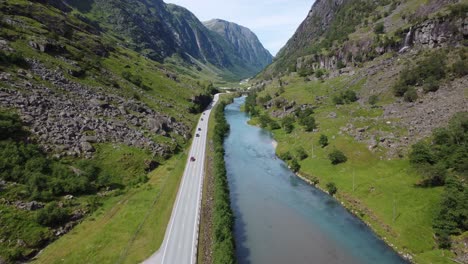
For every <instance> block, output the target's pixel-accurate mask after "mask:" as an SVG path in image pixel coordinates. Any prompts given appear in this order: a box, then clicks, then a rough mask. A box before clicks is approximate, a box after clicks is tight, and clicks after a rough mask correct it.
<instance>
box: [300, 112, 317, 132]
mask: <svg viewBox="0 0 468 264" xmlns="http://www.w3.org/2000/svg"><path fill="white" fill-rule="evenodd" d="M303 124H304V128H305V131H307V132H311V131H313V130H314V129H316V128H317V124H316V122H315V118H314V117H312V116H308V117H305V118H304V119H303Z"/></svg>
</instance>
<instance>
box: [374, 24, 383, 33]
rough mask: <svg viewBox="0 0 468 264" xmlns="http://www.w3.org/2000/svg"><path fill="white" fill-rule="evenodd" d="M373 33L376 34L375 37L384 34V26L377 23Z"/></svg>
mask: <svg viewBox="0 0 468 264" xmlns="http://www.w3.org/2000/svg"><path fill="white" fill-rule="evenodd" d="M374 33H375V34H377V35H379V34H384V33H385V26H384V24H383V22H380V23H377V25H375V27H374Z"/></svg>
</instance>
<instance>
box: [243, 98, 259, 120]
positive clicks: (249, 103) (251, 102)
mask: <svg viewBox="0 0 468 264" xmlns="http://www.w3.org/2000/svg"><path fill="white" fill-rule="evenodd" d="M245 112H246V113H247V114H249V115H251V116H257V115H258V114H259V112H258V110H257V94H256V93H251V94H249V96H247V98H246V99H245Z"/></svg>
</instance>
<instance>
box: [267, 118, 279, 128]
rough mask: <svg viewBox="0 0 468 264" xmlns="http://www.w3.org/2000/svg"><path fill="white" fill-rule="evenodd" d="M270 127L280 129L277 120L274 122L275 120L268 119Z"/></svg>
mask: <svg viewBox="0 0 468 264" xmlns="http://www.w3.org/2000/svg"><path fill="white" fill-rule="evenodd" d="M269 126H270V129H271V130H276V129H280V128H281V126H280V125H279V124H278V122H276V121H275V120H270V124H269Z"/></svg>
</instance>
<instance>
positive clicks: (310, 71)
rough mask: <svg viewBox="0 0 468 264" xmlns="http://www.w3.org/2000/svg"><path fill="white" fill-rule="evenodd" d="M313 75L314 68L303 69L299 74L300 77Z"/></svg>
mask: <svg viewBox="0 0 468 264" xmlns="http://www.w3.org/2000/svg"><path fill="white" fill-rule="evenodd" d="M313 73H314V70H313V69H312V68H301V69H300V70H299V72H298V73H297V74H299V76H300V77H307V76H309V75H312V74H313Z"/></svg>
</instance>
